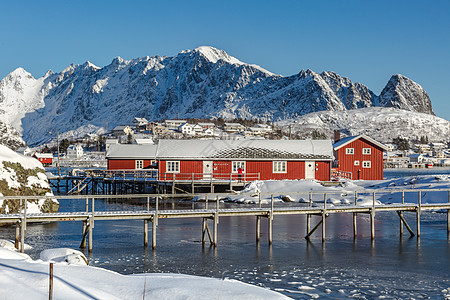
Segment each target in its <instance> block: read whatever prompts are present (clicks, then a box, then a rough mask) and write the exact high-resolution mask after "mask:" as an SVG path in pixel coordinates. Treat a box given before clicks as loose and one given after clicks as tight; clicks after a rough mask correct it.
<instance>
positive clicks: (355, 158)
mask: <svg viewBox="0 0 450 300" xmlns="http://www.w3.org/2000/svg"><path fill="white" fill-rule="evenodd" d="M338 136H339V134H338ZM333 149H334V158H335V164H334V167H336V168H337V171H339V172H340V173H341V174H342V173H347V174H350V176H348V177H350V178H351V179H354V180H360V179H361V180H382V179H383V151H387V148H386V146H384V145H383V144H381V143H379V142H377V141H375V140H374V139H372V138H370V137H368V136H366V135H364V134H361V135H358V136H349V137H346V138H343V139H339V138H336V141H335V143H334V145H333Z"/></svg>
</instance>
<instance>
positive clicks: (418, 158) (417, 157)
mask: <svg viewBox="0 0 450 300" xmlns="http://www.w3.org/2000/svg"><path fill="white" fill-rule="evenodd" d="M408 157H409V162H410V163H417V164H421V163H422V162H423V160H424V158H425V156H424V155H423V154H421V153H413V154H410V155H409V156H408Z"/></svg>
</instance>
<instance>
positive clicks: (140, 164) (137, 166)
mask: <svg viewBox="0 0 450 300" xmlns="http://www.w3.org/2000/svg"><path fill="white" fill-rule="evenodd" d="M134 168H135V169H136V170H141V169H143V168H144V161H143V160H142V159H137V160H135V162H134Z"/></svg>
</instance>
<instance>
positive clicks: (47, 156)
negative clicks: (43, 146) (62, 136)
mask: <svg viewBox="0 0 450 300" xmlns="http://www.w3.org/2000/svg"><path fill="white" fill-rule="evenodd" d="M33 157H34V158H36V159H37V160H39V161H40V162H41V163H42V165H43V166H44V167H47V166H50V165H51V164H52V163H53V154H51V153H38V152H35V153H34V154H33Z"/></svg>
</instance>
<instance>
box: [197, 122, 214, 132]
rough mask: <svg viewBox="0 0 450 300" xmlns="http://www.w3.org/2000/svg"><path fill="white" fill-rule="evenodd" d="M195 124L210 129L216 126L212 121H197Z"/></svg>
mask: <svg viewBox="0 0 450 300" xmlns="http://www.w3.org/2000/svg"><path fill="white" fill-rule="evenodd" d="M197 125H199V126H201V127H202V128H203V130H205V129H208V128H211V129H214V128H216V124H214V123H201V122H200V123H197Z"/></svg>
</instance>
